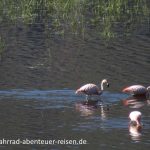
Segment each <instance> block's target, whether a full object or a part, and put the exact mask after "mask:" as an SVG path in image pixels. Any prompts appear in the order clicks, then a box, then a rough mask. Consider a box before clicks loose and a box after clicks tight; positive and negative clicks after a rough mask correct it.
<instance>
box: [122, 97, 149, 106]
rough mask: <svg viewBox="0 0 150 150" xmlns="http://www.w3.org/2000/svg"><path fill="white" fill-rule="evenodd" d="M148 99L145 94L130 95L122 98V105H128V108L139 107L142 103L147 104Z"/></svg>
mask: <svg viewBox="0 0 150 150" xmlns="http://www.w3.org/2000/svg"><path fill="white" fill-rule="evenodd" d="M149 104H150V100H148V99H147V98H146V97H145V96H131V97H129V98H127V99H124V100H123V105H124V106H129V107H130V108H141V107H143V106H144V105H149Z"/></svg>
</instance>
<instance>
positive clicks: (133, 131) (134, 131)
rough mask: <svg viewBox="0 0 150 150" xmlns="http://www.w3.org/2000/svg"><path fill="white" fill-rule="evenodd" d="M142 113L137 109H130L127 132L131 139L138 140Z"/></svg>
mask: <svg viewBox="0 0 150 150" xmlns="http://www.w3.org/2000/svg"><path fill="white" fill-rule="evenodd" d="M141 116H142V113H141V112H139V111H132V112H131V113H130V114H129V118H130V124H129V132H130V135H131V138H132V139H133V140H136V141H137V140H139V139H140V137H141V131H142V125H141Z"/></svg>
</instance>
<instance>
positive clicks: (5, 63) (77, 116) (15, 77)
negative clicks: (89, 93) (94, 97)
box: [0, 20, 150, 150]
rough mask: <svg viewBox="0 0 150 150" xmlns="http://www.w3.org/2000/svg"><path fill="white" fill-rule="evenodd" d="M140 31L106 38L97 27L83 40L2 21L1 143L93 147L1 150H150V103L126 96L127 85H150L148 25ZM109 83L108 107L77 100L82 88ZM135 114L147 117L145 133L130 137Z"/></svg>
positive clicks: (44, 28) (36, 25)
mask: <svg viewBox="0 0 150 150" xmlns="http://www.w3.org/2000/svg"><path fill="white" fill-rule="evenodd" d="M137 26H138V24H137ZM137 29H138V30H137ZM137 29H136V30H134V33H133V34H131V36H127V37H123V36H122V37H118V38H115V39H109V40H108V39H107V40H106V39H105V38H102V37H101V36H100V35H99V33H97V31H96V30H94V29H91V28H90V27H89V30H88V32H87V33H86V34H85V36H84V38H83V37H82V36H79V35H77V36H74V35H72V33H67V34H64V35H63V36H60V35H58V34H53V33H51V31H50V30H47V26H46V25H45V24H44V23H43V22H40V21H38V22H35V23H31V24H24V23H22V22H20V21H18V22H17V23H12V22H7V20H5V21H4V22H2V23H1V24H0V37H1V38H2V39H4V43H5V48H4V51H3V52H2V53H1V54H0V56H1V57H0V120H1V121H0V142H1V139H12V140H17V139H21V140H25V139H28V140H37V139H40V140H63V139H65V140H77V141H80V140H86V144H66V145H65V144H54V145H50V144H49V145H46V144H45V145H44V144H40V145H38V144H26V145H23V144H19V145H17V144H16V145H10V144H8V145H7V144H5V145H1V144H0V149H15V150H16V149H32V150H39V149H44V150H48V149H51V150H67V149H81V150H91V149H94V150H100V149H102V150H109V149H111V150H112V149H114V150H120V149H121V150H124V149H125V150H126V149H128V150H133V149H136V150H141V149H142V150H147V149H149V147H150V115H149V112H150V107H149V106H150V100H148V99H147V100H146V99H145V98H141V97H140V98H138V99H137V98H135V97H131V96H130V95H127V94H123V93H121V90H122V89H123V87H126V86H128V85H132V84H142V85H144V86H148V85H150V76H149V74H150V32H149V31H150V28H149V23H148V24H146V23H145V24H144V23H143V25H142V26H140V27H138V28H137ZM118 30H119V29H118ZM119 32H120V34H121V33H122V32H123V31H120V30H119ZM103 78H107V79H108V80H109V83H110V88H107V89H106V91H105V92H104V93H103V95H102V96H101V98H100V99H101V100H102V101H103V102H98V103H94V102H93V103H92V104H91V105H85V104H84V101H85V97H84V96H78V95H75V89H77V88H79V87H80V86H81V85H83V84H85V83H89V82H92V83H96V84H100V81H101V80H102V79H103ZM133 110H139V111H141V112H142V123H143V127H142V131H141V132H137V131H136V129H132V131H134V133H130V132H129V125H128V123H129V119H128V114H129V112H131V111H133ZM130 130H131V129H130Z"/></svg>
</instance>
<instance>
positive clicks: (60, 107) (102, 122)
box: [0, 89, 150, 149]
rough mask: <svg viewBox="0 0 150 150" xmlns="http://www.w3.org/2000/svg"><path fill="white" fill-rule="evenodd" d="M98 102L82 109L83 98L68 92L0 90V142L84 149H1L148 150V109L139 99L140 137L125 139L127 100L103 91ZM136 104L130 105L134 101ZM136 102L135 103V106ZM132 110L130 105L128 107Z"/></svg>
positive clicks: (148, 103) (126, 135)
mask: <svg viewBox="0 0 150 150" xmlns="http://www.w3.org/2000/svg"><path fill="white" fill-rule="evenodd" d="M100 99H101V100H103V103H102V102H99V103H98V104H97V103H95V104H94V103H93V104H91V105H88V106H87V105H84V104H83V103H84V96H76V95H75V94H74V90H23V89H15V90H7V91H0V119H1V123H0V129H1V135H0V139H2V138H5V139H16V140H17V139H22V140H24V139H29V140H33V139H34V140H36V139H41V140H43V139H44V140H54V139H55V140H60V139H69V140H70V139H71V140H81V139H84V140H86V141H87V144H86V145H21V144H20V145H13V146H12V145H1V147H3V149H8V148H10V149H11V147H14V149H23V148H30V149H41V148H42V149H49V148H50V149H70V148H71V149H72V148H73V149H91V148H92V147H94V149H120V147H121V148H122V149H126V146H128V149H133V148H136V149H141V148H143V149H148V147H149V136H150V135H149V131H150V128H149V123H150V122H149V119H150V118H149V113H148V112H149V105H150V100H149V101H148V100H145V101H144V100H143V101H141V103H142V104H143V105H141V106H140V107H138V110H140V111H141V112H142V113H143V116H142V123H143V129H142V132H140V133H138V132H137V133H136V135H135V134H130V132H129V130H128V122H129V119H128V114H129V112H130V111H132V110H137V108H133V107H130V105H131V106H133V104H130V103H129V105H124V104H126V103H123V100H124V101H126V100H128V101H131V100H133V98H132V99H131V98H128V95H126V94H121V93H114V92H104V93H103V95H102V96H101V98H100ZM135 101H136V100H135ZM138 103H139V101H137V106H139V105H138ZM134 106H136V102H135V103H134Z"/></svg>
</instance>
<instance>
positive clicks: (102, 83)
mask: <svg viewBox="0 0 150 150" xmlns="http://www.w3.org/2000/svg"><path fill="white" fill-rule="evenodd" d="M101 90H102V91H103V90H104V82H103V81H102V82H101Z"/></svg>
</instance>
